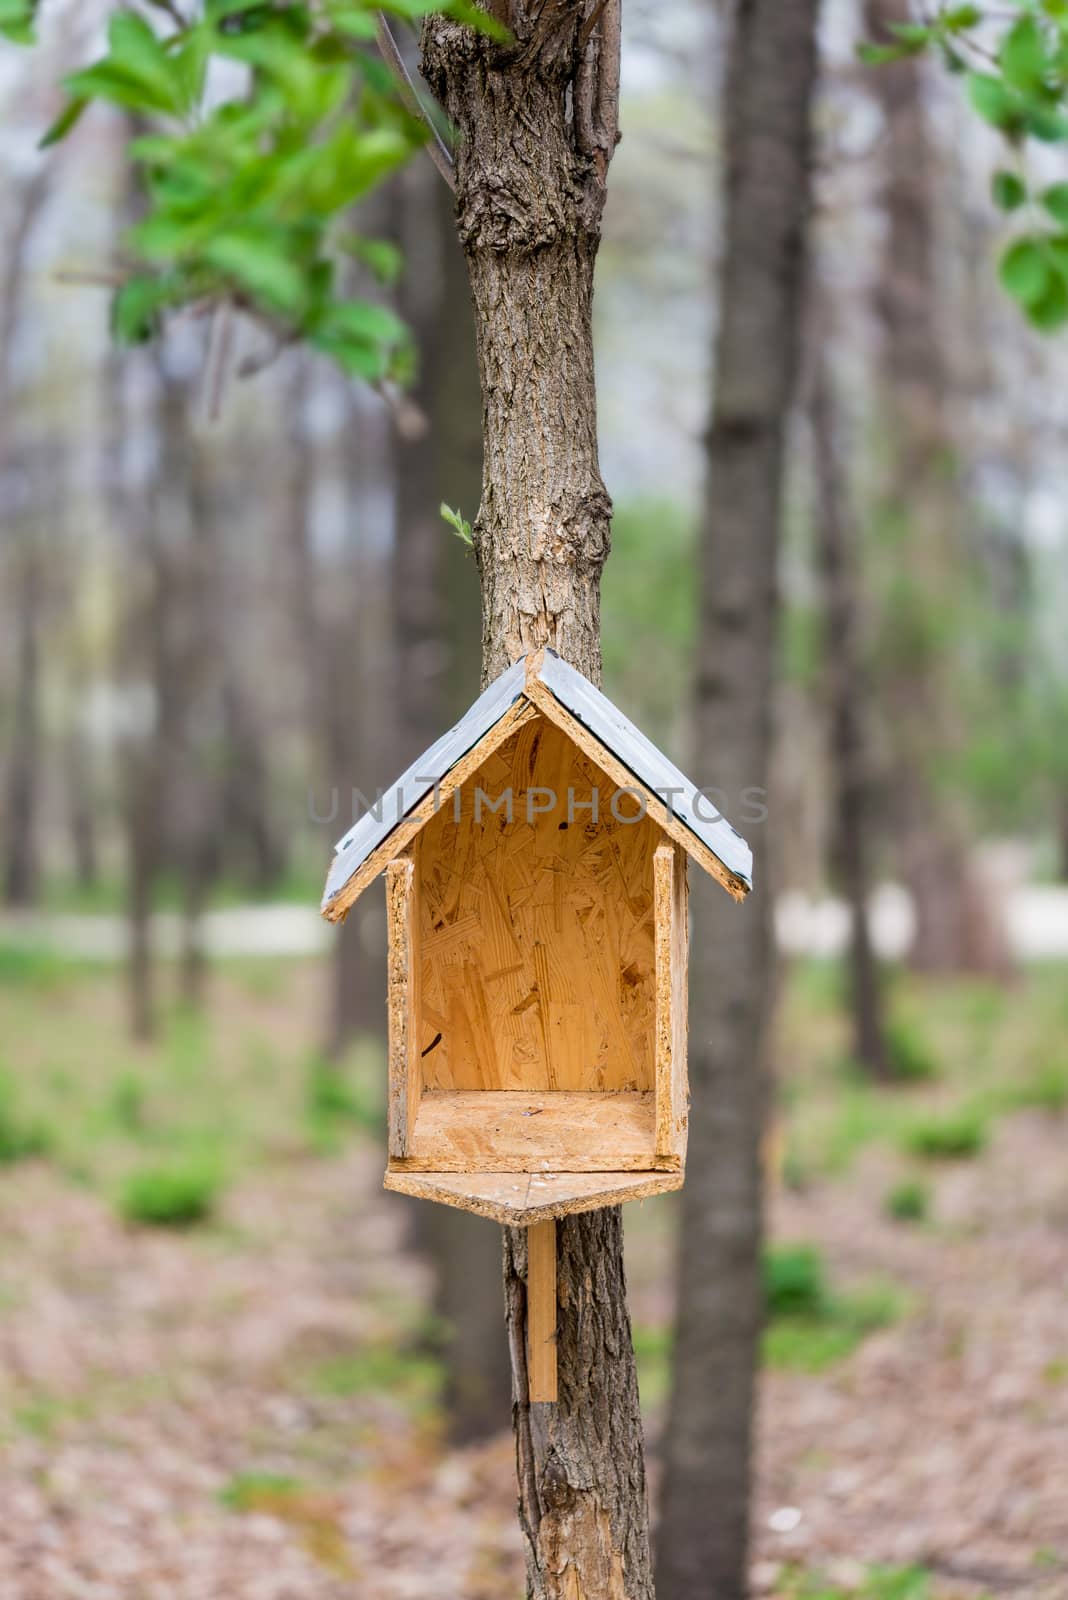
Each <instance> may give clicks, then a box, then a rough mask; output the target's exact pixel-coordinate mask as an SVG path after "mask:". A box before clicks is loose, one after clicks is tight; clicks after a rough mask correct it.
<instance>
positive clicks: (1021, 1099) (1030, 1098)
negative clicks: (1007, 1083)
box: [1005, 1061, 1068, 1116]
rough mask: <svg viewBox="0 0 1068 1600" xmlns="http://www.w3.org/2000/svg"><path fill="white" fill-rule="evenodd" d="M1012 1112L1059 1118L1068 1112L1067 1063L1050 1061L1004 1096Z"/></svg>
mask: <svg viewBox="0 0 1068 1600" xmlns="http://www.w3.org/2000/svg"><path fill="white" fill-rule="evenodd" d="M1005 1101H1006V1104H1007V1105H1008V1106H1009V1108H1010V1109H1012V1110H1024V1111H1045V1112H1048V1113H1049V1115H1050V1116H1059V1115H1060V1114H1061V1112H1063V1111H1066V1110H1068V1062H1062V1061H1051V1062H1048V1063H1047V1064H1046V1065H1045V1066H1042V1067H1039V1069H1038V1070H1037V1071H1036V1072H1034V1073H1033V1074H1032V1075H1031V1076H1030V1077H1029V1078H1025V1079H1024V1081H1023V1082H1022V1083H1019V1084H1015V1085H1013V1087H1012V1088H1011V1089H1010V1090H1009V1091H1008V1092H1007V1094H1006V1096H1005Z"/></svg>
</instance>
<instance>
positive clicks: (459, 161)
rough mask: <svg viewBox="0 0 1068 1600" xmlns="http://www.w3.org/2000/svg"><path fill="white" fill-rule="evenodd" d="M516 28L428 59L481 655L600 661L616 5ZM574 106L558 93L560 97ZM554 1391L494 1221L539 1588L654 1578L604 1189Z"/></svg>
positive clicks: (562, 1293) (542, 11) (567, 1258)
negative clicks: (452, 177) (456, 237)
mask: <svg viewBox="0 0 1068 1600" xmlns="http://www.w3.org/2000/svg"><path fill="white" fill-rule="evenodd" d="M494 9H495V10H497V11H498V13H504V12H506V13H507V15H506V16H505V20H506V21H507V22H508V24H509V26H510V28H511V30H512V34H513V40H514V42H513V43H512V44H510V45H509V46H507V47H501V46H497V45H494V44H491V43H489V42H488V41H486V40H485V39H482V38H479V37H476V36H475V35H474V34H472V33H471V32H469V31H467V30H465V29H463V28H461V27H459V26H457V25H456V24H454V23H451V22H447V21H445V20H444V19H442V18H440V17H432V18H431V19H429V20H428V22H427V23H426V24H425V27H424V33H423V68H424V73H425V76H426V78H427V81H428V82H429V84H430V86H431V88H432V89H433V90H434V92H435V93H436V94H437V96H438V98H439V100H440V101H441V103H442V105H443V106H444V107H445V109H446V111H447V112H448V114H449V116H450V118H451V119H452V121H453V122H454V123H455V125H456V126H457V128H458V129H459V132H460V140H459V143H458V146H457V157H456V184H457V221H458V226H459V232H460V239H461V242H462V243H463V246H464V249H465V252H466V255H467V262H468V270H469V274H470V279H471V287H472V291H473V295H474V302H475V328H476V340H477V345H478V357H479V371H480V376H481V381H482V406H483V411H482V421H483V447H484V460H483V479H482V502H481V506H480V509H479V513H478V517H477V519H476V521H475V544H476V557H477V560H478V567H479V574H480V577H481V581H482V641H483V674H484V678H485V679H486V680H487V681H488V680H489V679H490V678H492V677H494V676H495V675H496V674H497V673H499V672H500V671H501V670H502V669H503V668H505V667H507V666H508V664H509V663H510V662H511V661H514V660H515V659H516V658H517V657H519V656H520V655H522V654H523V653H524V652H525V651H528V650H532V649H535V648H537V647H538V646H539V645H542V644H551V645H552V646H553V647H554V648H555V649H556V650H558V651H559V652H560V653H561V655H563V656H564V657H566V658H567V659H568V660H569V661H571V662H572V663H573V664H574V665H575V666H577V667H578V668H579V669H580V670H581V671H583V672H585V673H586V674H587V675H588V676H590V677H592V678H595V679H596V678H597V676H598V675H599V670H600V637H599V586H600V575H601V569H602V567H603V565H604V561H605V558H606V556H607V554H608V545H609V517H610V512H611V504H610V501H609V499H608V496H607V494H606V492H605V488H604V485H603V483H602V481H601V475H600V471H599V468H598V464H597V441H596V395H595V391H594V381H593V344H592V330H591V322H590V310H591V298H592V290H593V265H594V258H595V256H596V251H597V243H598V237H599V231H600V214H601V209H602V206H603V201H604V178H605V173H606V169H607V162H608V158H609V157H610V156H611V153H612V148H613V146H614V143H615V125H614V118H615V94H616V83H617V76H616V74H617V70H618V67H617V50H618V31H617V30H618V20H619V17H618V6H617V5H616V4H615V3H614V0H610V3H609V4H608V5H607V6H606V7H604V8H602V9H601V10H600V12H599V14H598V13H597V11H596V10H594V11H593V12H591V17H595V18H596V21H595V22H594V24H593V27H592V29H591V30H590V32H589V36H588V38H585V39H584V38H582V37H581V36H580V26H581V21H582V15H583V12H584V11H585V9H586V8H585V6H583V5H581V4H577V3H576V4H571V3H568V0H558V3H556V4H554V5H550V6H546V5H542V6H533V5H527V4H525V3H522V0H516V3H514V4H513V5H511V7H505V6H503V5H501V4H498V5H496V6H495V8H494ZM572 106H573V108H574V116H573V117H572V116H571V115H570V110H571V107H572ZM557 1236H558V1243H557V1252H558V1262H557V1271H558V1289H559V1306H558V1325H557V1360H558V1368H559V1400H558V1401H557V1402H555V1403H553V1404H538V1405H535V1406H531V1405H530V1404H529V1402H528V1399H527V1381H526V1356H525V1348H526V1343H525V1336H526V1234H525V1232H524V1231H523V1230H507V1232H506V1235H505V1298H506V1306H507V1322H508V1335H509V1346H510V1350H511V1358H512V1376H513V1419H514V1423H515V1430H516V1444H517V1458H518V1473H519V1516H520V1524H521V1527H522V1531H523V1534H524V1537H525V1543H526V1555H527V1584H528V1593H529V1595H530V1596H532V1597H533V1600H649V1597H651V1595H652V1577H651V1571H650V1559H649V1539H648V1518H647V1507H646V1494H645V1469H644V1461H643V1450H642V1438H641V1418H640V1412H639V1409H638V1389H637V1377H636V1372H635V1365H634V1353H633V1349H632V1345H631V1338H630V1321H629V1317H628V1313H627V1306H626V1292H625V1283H624V1276H623V1230H622V1218H621V1215H620V1211H619V1209H618V1208H614V1209H609V1210H603V1211H595V1212H591V1213H589V1214H587V1215H584V1216H579V1217H569V1218H566V1219H564V1220H563V1221H561V1222H560V1223H559V1224H558V1228H557Z"/></svg>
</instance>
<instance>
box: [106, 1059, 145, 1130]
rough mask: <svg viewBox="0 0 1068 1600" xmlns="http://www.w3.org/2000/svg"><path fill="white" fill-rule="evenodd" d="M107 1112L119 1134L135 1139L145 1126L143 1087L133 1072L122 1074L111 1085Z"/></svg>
mask: <svg viewBox="0 0 1068 1600" xmlns="http://www.w3.org/2000/svg"><path fill="white" fill-rule="evenodd" d="M109 1111H110V1114H111V1117H112V1120H113V1121H114V1123H115V1126H116V1127H117V1128H118V1129H119V1130H120V1132H122V1133H125V1134H129V1135H130V1136H131V1137H134V1138H136V1137H137V1136H139V1135H140V1134H142V1133H144V1131H145V1128H146V1126H147V1121H148V1119H147V1115H146V1112H145V1086H144V1083H143V1081H142V1080H141V1078H140V1077H139V1076H138V1075H137V1074H136V1073H134V1072H124V1073H122V1074H121V1075H120V1076H119V1077H118V1078H117V1079H116V1080H115V1083H114V1084H113V1085H112V1089H111V1093H110V1096H109Z"/></svg>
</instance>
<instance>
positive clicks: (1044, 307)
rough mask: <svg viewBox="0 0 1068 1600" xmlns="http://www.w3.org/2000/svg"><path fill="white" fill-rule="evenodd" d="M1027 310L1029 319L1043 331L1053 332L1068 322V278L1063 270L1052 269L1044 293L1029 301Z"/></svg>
mask: <svg viewBox="0 0 1068 1600" xmlns="http://www.w3.org/2000/svg"><path fill="white" fill-rule="evenodd" d="M1026 311H1027V319H1028V321H1029V322H1030V323H1031V324H1032V326H1034V327H1036V328H1038V329H1040V330H1041V332H1043V333H1052V332H1053V330H1054V329H1055V328H1060V327H1063V325H1064V324H1065V322H1068V279H1066V278H1065V276H1064V274H1063V272H1061V271H1059V270H1057V269H1052V270H1051V271H1050V273H1049V277H1048V279H1047V282H1046V287H1045V289H1044V291H1043V293H1042V295H1041V296H1040V298H1039V299H1037V300H1034V301H1032V302H1031V303H1029V304H1028V305H1027V307H1026Z"/></svg>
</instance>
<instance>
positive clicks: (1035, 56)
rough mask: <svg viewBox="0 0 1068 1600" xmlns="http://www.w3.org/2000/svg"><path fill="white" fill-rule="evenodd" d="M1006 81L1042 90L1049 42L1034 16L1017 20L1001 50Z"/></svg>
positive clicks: (1001, 60) (1014, 85) (1020, 87)
mask: <svg viewBox="0 0 1068 1600" xmlns="http://www.w3.org/2000/svg"><path fill="white" fill-rule="evenodd" d="M998 59H999V60H1000V62H1001V70H1002V72H1003V73H1004V74H1005V81H1006V83H1009V84H1011V85H1012V86H1013V88H1015V89H1023V90H1024V91H1025V92H1030V91H1032V90H1034V89H1041V88H1042V86H1043V84H1044V82H1045V78H1046V70H1047V63H1046V42H1045V40H1044V39H1043V37H1042V30H1041V28H1040V27H1039V25H1038V23H1037V21H1036V20H1035V18H1034V17H1033V16H1024V17H1021V18H1020V20H1019V21H1018V22H1014V23H1013V25H1012V27H1011V28H1010V29H1009V31H1008V33H1007V34H1006V35H1005V37H1004V39H1003V40H1002V42H1001V49H1000V51H999V52H998Z"/></svg>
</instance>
